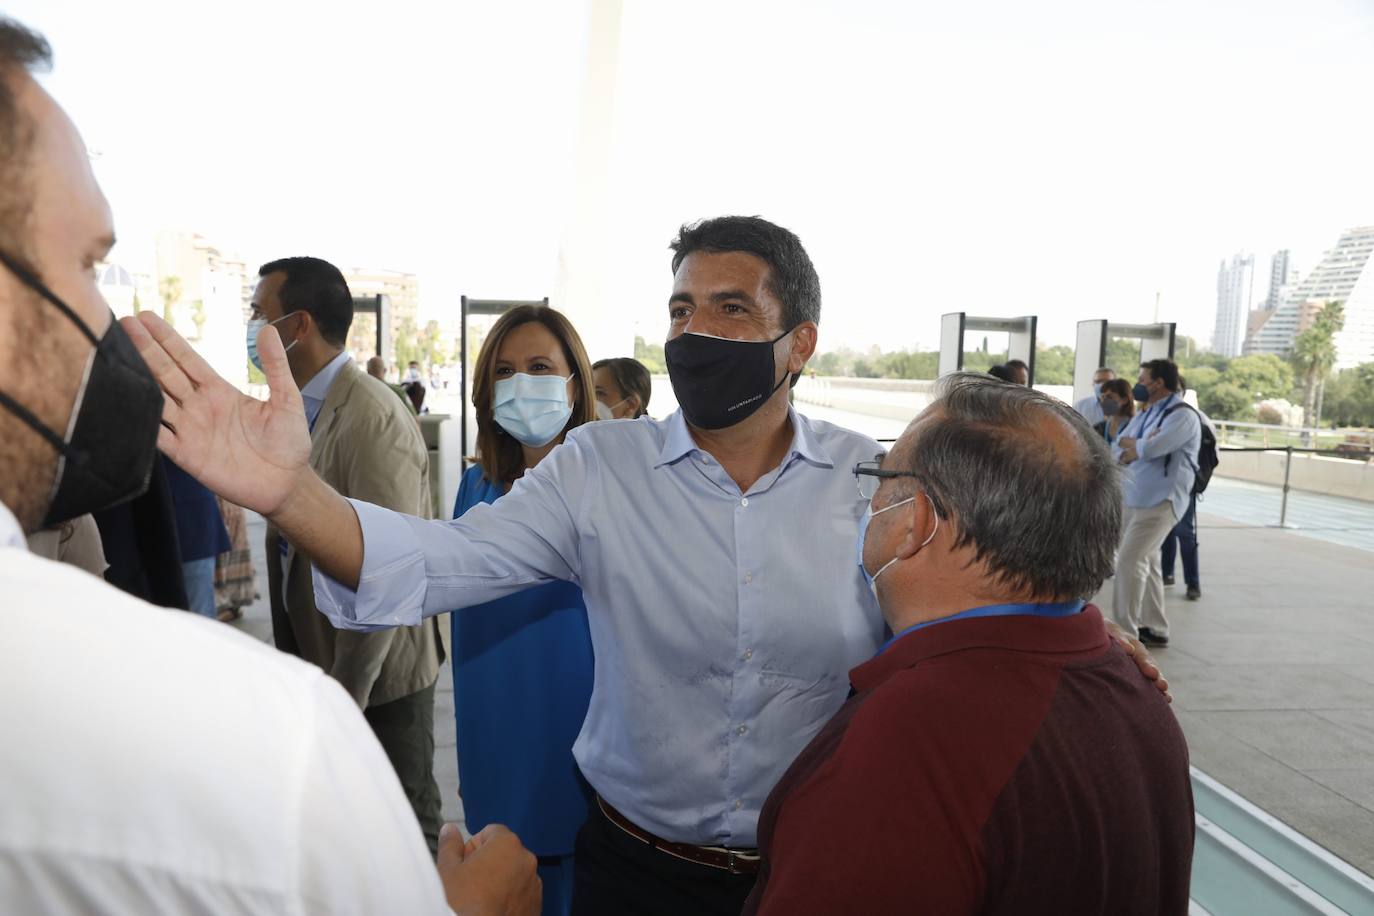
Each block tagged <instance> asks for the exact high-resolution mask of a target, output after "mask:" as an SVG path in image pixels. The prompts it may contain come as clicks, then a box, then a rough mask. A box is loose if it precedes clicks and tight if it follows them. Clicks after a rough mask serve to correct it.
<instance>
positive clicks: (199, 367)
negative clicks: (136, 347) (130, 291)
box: [138, 312, 219, 386]
mask: <svg viewBox="0 0 1374 916" xmlns="http://www.w3.org/2000/svg"><path fill="white" fill-rule="evenodd" d="M138 320H139V321H140V322H142V323H143V326H144V327H145V328H147V330H148V333H149V334H151V335H152V338H153V340H155V341H157V343H158V345H159V346H161V347H162V349H163V350H164V351H165V352H166V354H167V355H168V356H169V357H171V358H172V360H173V361H174V362H175V363H176V364H177V366H178V367H179V368H180V369H181V371H182V372H184V373H185V374H186V377H187V378H188V379H190V380H191V383H192V384H193V385H196V386H200V385H207V384H209V383H210V382H213V381H214V380H216V379H217V378H219V375H218V374H216V372H215V370H214V369H211V368H210V364H209V363H207V362H206V361H205V360H204V359H202V358H201V355H200V354H199V353H197V352H196V351H195V350H193V349H191V345H190V344H188V343H187V342H186V339H185V338H184V337H182V336H181V335H180V334H178V333H177V332H176V330H175V329H173V328H172V326H171V325H170V324H168V323H167V322H165V321H163V320H162V319H161V318H159V317H158V316H157V315H155V314H153V313H152V312H139V313H138Z"/></svg>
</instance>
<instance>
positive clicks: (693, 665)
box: [315, 411, 884, 848]
mask: <svg viewBox="0 0 1374 916" xmlns="http://www.w3.org/2000/svg"><path fill="white" fill-rule="evenodd" d="M789 416H790V419H791V423H792V428H793V430H794V433H793V438H792V443H791V446H790V447H789V449H788V451H787V453H786V455H785V456H784V457H783V459H782V462H781V463H780V464H779V466H778V467H776V468H774V469H773V470H772V471H770V472H769V473H767V474H765V475H764V476H763V477H762V478H760V479H759V480H758V481H757V482H756V483H755V484H754V485H753V486H752V487H750V488H749V491H748V492H747V493H741V492H740V490H739V487H738V486H737V485H736V484H735V482H734V481H733V480H732V479H731V478H730V476H729V475H728V474H727V473H726V472H725V469H724V468H723V467H721V465H720V463H719V462H717V461H716V460H715V459H714V458H713V457H711V456H710V455H709V454H708V453H706V452H705V451H703V450H701V449H700V448H698V447H697V445H696V443H695V441H694V440H693V439H692V436H691V433H690V432H689V430H688V428H687V424H686V422H685V421H684V420H683V418H682V415H681V413H680V412H675V413H673V414H672V415H671V416H670V417H668V418H667V419H666V420H658V421H656V420H651V419H649V418H647V417H646V418H642V419H639V420H613V421H606V422H599V423H588V424H585V425H583V426H580V427H578V428H577V429H575V430H573V431H572V432H571V433H570V434H569V435H568V438H567V440H566V441H565V442H564V443H563V444H562V445H560V446H559V447H558V448H556V449H554V450H553V452H552V453H550V454H549V456H548V457H547V458H545V459H544V460H543V461H541V462H540V463H539V464H538V465H537V466H536V467H535V468H533V469H532V470H531V471H530V472H528V473H527V474H525V476H524V477H522V478H520V480H518V481H517V482H516V483H515V486H514V487H513V488H512V489H511V491H510V493H508V494H506V496H505V497H503V498H502V499H501V500H500V502H498V503H497V504H495V505H479V506H474V507H473V508H472V509H470V510H469V511H468V512H467V513H466V514H465V515H464V516H463V517H462V518H460V519H456V520H454V521H449V522H443V521H425V520H422V519H418V518H413V517H409V516H405V515H401V514H399V513H395V512H391V511H389V510H387V509H381V508H378V507H376V506H372V505H369V504H367V503H361V502H357V501H353V506H354V509H355V511H356V512H357V514H358V521H359V523H360V525H361V527H362V532H363V556H364V560H363V568H362V573H361V577H360V584H359V588H358V591H357V592H356V593H355V592H353V591H352V590H350V589H348V588H345V587H344V586H342V585H340V584H339V583H337V582H335V581H333V580H331V579H329V578H328V577H327V576H325V575H324V574H323V573H321V572H319V570H318V569H316V571H315V602H316V606H317V607H318V608H319V609H320V611H321V612H322V613H324V614H325V615H326V616H327V617H329V619H330V620H331V621H332V622H333V623H334V625H335V626H338V627H342V628H347V629H375V628H383V627H389V626H397V625H413V624H415V623H417V622H418V621H419V620H420V619H421V617H423V616H426V615H430V614H438V613H443V612H445V611H448V610H451V609H453V608H460V607H466V606H469V605H473V604H478V603H481V602H484V601H491V600H493V599H495V598H499V597H501V596H502V595H507V594H510V593H511V592H514V591H518V590H520V589H522V588H527V587H528V586H530V585H534V584H539V583H543V582H549V581H553V580H558V579H562V580H565V581H570V582H574V583H577V584H579V585H581V587H582V591H583V596H584V598H585V600H586V603H587V617H588V623H589V625H590V627H591V634H592V646H593V648H594V650H595V654H596V670H595V673H594V682H593V687H592V699H591V707H590V708H589V709H588V711H587V720H586V722H585V723H584V724H583V726H582V732H581V734H580V735H578V738H577V743H576V744H575V746H574V748H573V753H574V756H575V757H576V758H577V762H578V764H579V765H580V766H581V768H582V773H583V775H584V776H586V777H587V781H588V782H590V783H591V784H592V787H593V788H594V789H596V791H597V792H599V793H600V794H601V795H602V797H604V798H605V799H606V801H608V802H609V803H610V804H612V805H613V806H615V807H616V808H618V809H619V810H620V811H621V812H623V813H624V814H625V815H626V816H627V817H629V818H630V819H631V820H633V821H634V822H635V823H637V824H639V825H640V826H641V827H643V828H645V829H646V830H650V831H652V832H653V833H655V834H658V835H659V836H661V837H663V838H665V839H668V840H671V841H674V842H680V843H696V844H702V845H708V844H709V845H722V846H731V847H742V848H747V847H752V846H754V845H756V832H757V829H758V816H759V810H760V809H761V807H762V806H763V802H764V799H765V798H767V796H768V792H769V790H770V789H772V787H773V784H774V783H775V782H777V780H778V778H779V777H780V776H782V774H783V771H784V770H785V769H786V768H787V766H788V765H789V764H790V763H791V762H792V759H793V758H794V757H795V756H796V755H797V754H798V752H800V751H801V749H802V748H804V747H805V746H806V744H807V742H808V741H810V740H811V738H812V737H813V736H814V735H815V734H816V733H817V732H818V731H819V730H820V728H821V726H822V725H824V724H825V722H826V721H827V720H828V719H829V718H830V716H831V715H832V714H833V713H834V712H835V711H836V710H838V709H839V708H840V706H841V705H842V704H843V703H844V700H845V696H846V694H847V693H848V691H849V680H848V673H849V669H850V668H852V667H854V666H855V665H858V664H859V663H861V662H863V661H866V660H867V659H869V658H871V657H872V656H873V653H874V652H876V651H877V649H878V646H879V645H880V644H881V643H882V638H883V631H884V625H883V619H882V615H881V614H880V613H879V611H878V606H877V603H876V602H875V601H874V600H873V595H872V593H871V592H870V591H869V589H868V586H867V585H866V584H865V582H864V579H863V577H862V575H860V573H859V568H858V566H857V564H856V563H855V561H854V549H855V548H854V544H855V539H856V538H857V536H858V523H859V517H860V516H861V514H862V512H863V509H864V503H863V502H862V501H861V500H860V499H859V495H858V492H857V491H856V489H855V486H854V477H853V474H852V473H851V469H852V467H853V465H854V464H855V463H856V462H858V461H864V460H869V459H871V458H873V456H874V455H876V454H878V452H879V448H878V445H877V443H876V442H874V441H873V440H872V439H869V438H868V437H866V436H861V435H859V434H858V433H854V432H851V431H849V430H845V429H841V428H839V427H836V426H832V425H830V424H829V423H823V422H819V421H813V420H809V419H807V418H806V417H804V416H801V415H800V414H798V413H796V412H795V411H791V412H789ZM460 613H461V612H460Z"/></svg>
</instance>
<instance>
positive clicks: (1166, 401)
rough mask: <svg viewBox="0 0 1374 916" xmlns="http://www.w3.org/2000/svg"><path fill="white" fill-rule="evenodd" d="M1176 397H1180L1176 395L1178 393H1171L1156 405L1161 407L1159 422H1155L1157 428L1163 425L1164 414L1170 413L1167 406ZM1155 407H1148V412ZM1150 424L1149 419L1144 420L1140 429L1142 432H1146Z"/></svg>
mask: <svg viewBox="0 0 1374 916" xmlns="http://www.w3.org/2000/svg"><path fill="white" fill-rule="evenodd" d="M1176 397H1178V395H1176V394H1171V395H1169V396H1168V397H1167V398H1165V399H1164V400H1162V401H1160V402H1159V403H1158V404H1156V405H1155V407H1158V408H1159V422H1157V423H1156V424H1155V429H1159V428H1160V427H1161V426H1163V425H1164V415H1165V414H1167V413H1168V411H1167V410H1165V408H1166V407H1168V406H1169V403H1170V402H1171V401H1173V399H1174V398H1176ZM1155 407H1149V408H1146V413H1148V412H1149V411H1151V410H1154V409H1155ZM1148 426H1149V421H1148V420H1146V421H1145V422H1143V423H1141V424H1140V431H1141V432H1142V433H1143V432H1145V431H1146V430H1147V428H1148Z"/></svg>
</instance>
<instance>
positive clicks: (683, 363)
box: [663, 328, 796, 429]
mask: <svg viewBox="0 0 1374 916" xmlns="http://www.w3.org/2000/svg"><path fill="white" fill-rule="evenodd" d="M793 330H795V328H794V329H793ZM791 333H792V331H791V330H789V331H784V332H783V333H781V334H779V335H778V336H777V337H774V338H773V339H772V340H731V339H729V338H725V337H708V336H707V335H705V334H692V333H687V334H682V335H680V336H678V337H675V338H673V339H672V340H670V341H668V345H667V346H665V347H664V348H663V354H664V356H665V357H666V358H667V362H668V378H669V380H670V381H671V382H672V383H673V394H675V395H676V396H677V403H678V406H679V407H681V408H682V415H683V416H684V417H686V418H687V422H688V423H690V424H692V425H693V426H695V427H696V428H697V429H724V428H725V427H727V426H734V425H735V424H736V423H739V422H740V421H742V420H745V419H747V418H748V417H750V416H751V415H752V414H753V413H754V411H756V410H758V409H759V408H760V407H762V406H763V404H764V402H765V401H767V400H768V398H769V397H771V396H772V394H773V392H775V391H777V390H778V389H779V388H781V387H782V383H783V382H785V381H786V380H787V376H786V375H784V376H783V377H782V378H781V379H779V380H778V381H776V382H774V381H773V375H774V373H776V372H777V366H776V365H774V363H773V345H774V344H776V343H777V342H778V341H780V340H782V339H783V338H784V337H786V336H787V335H788V334H791ZM795 382H796V379H795V378H794V379H793V383H794V384H795Z"/></svg>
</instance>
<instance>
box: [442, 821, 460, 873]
mask: <svg viewBox="0 0 1374 916" xmlns="http://www.w3.org/2000/svg"><path fill="white" fill-rule="evenodd" d="M464 858H466V850H465V849H464V848H463V831H461V830H459V829H458V825H457V824H445V825H444V826H442V827H440V828H439V860H438V861H439V868H440V870H443V869H445V868H452V867H454V866H457V865H461V864H462V862H463V859H464Z"/></svg>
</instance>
